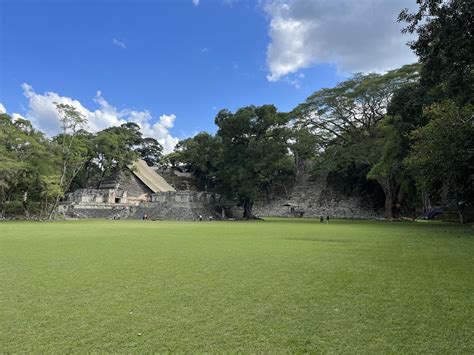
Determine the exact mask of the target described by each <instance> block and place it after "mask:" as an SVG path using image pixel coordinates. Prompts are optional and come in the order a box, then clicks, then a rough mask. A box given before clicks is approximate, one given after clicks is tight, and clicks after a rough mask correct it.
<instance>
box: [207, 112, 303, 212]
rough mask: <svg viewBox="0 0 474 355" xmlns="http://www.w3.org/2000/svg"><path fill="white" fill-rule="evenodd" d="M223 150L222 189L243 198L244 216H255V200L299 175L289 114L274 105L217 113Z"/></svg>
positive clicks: (220, 177) (241, 199)
mask: <svg viewBox="0 0 474 355" xmlns="http://www.w3.org/2000/svg"><path fill="white" fill-rule="evenodd" d="M215 122H216V124H217V126H218V128H219V129H218V132H217V137H219V138H220V139H221V142H222V143H221V144H222V153H221V156H220V159H219V161H218V169H217V176H218V180H219V189H220V191H221V192H222V193H224V194H225V195H226V196H227V197H229V198H234V199H237V200H238V201H239V203H240V204H241V205H242V206H243V209H244V218H247V219H250V218H255V216H254V215H253V212H252V207H253V204H254V202H255V200H256V199H257V198H259V197H261V196H264V195H265V194H266V193H269V192H270V191H271V188H272V187H273V186H275V185H276V184H278V183H281V184H285V183H287V182H288V181H289V180H290V181H291V179H292V177H293V176H294V174H295V167H294V163H293V159H292V157H291V156H290V155H289V151H288V140H289V138H290V132H289V129H288V122H289V117H288V115H287V114H284V113H280V112H278V111H277V109H276V108H275V106H273V105H264V106H259V107H255V106H248V107H244V108H241V109H239V110H237V111H236V112H235V113H232V112H230V111H228V110H222V111H220V112H219V113H218V115H217V116H216V119H215Z"/></svg>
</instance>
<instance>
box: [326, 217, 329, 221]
mask: <svg viewBox="0 0 474 355" xmlns="http://www.w3.org/2000/svg"><path fill="white" fill-rule="evenodd" d="M326 223H329V215H327V216H326Z"/></svg>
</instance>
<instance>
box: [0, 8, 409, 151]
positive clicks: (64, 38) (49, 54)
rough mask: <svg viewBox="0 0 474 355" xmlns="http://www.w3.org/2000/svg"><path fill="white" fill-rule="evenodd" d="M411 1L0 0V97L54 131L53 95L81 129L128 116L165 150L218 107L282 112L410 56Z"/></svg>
mask: <svg viewBox="0 0 474 355" xmlns="http://www.w3.org/2000/svg"><path fill="white" fill-rule="evenodd" d="M394 3H396V4H394ZM412 3H414V0H413V1H410V0H399V1H398V0H397V1H392V0H361V1H352V0H332V1H329V0H294V1H280V0H275V1H272V0H268V1H265V0H261V1H245V0H240V1H239V0H200V1H197V0H175V1H171V0H168V1H165V0H163V1H159V0H157V1H152V0H138V1H132V0H128V1H127V0H118V1H112V0H97V1H75V0H63V1H59V0H57V1H52V0H44V1H34V0H29V1H27V0H14V1H13V0H0V4H1V5H0V26H1V27H0V31H1V34H0V36H1V37H0V104H1V107H3V109H5V110H6V111H7V112H8V113H10V114H15V116H17V115H18V116H23V117H26V118H28V119H31V120H32V121H33V122H34V124H35V125H36V126H38V127H39V128H41V129H43V130H45V131H46V132H48V133H49V134H54V133H55V130H56V129H57V118H56V116H55V113H54V112H53V109H52V106H51V105H52V102H53V101H64V102H69V103H72V104H75V105H77V106H78V107H79V108H80V109H81V110H82V111H83V112H84V114H86V116H88V118H89V120H90V122H91V126H90V129H91V130H98V129H102V128H105V127H107V126H109V125H113V124H119V123H120V122H123V121H128V120H133V121H136V122H138V123H139V124H141V125H142V128H143V130H144V131H145V134H147V135H150V136H154V137H156V138H158V139H159V140H160V141H161V142H162V143H163V144H164V145H165V146H166V148H167V150H170V149H171V148H172V144H173V142H176V140H177V139H180V138H184V137H187V136H190V135H193V134H195V133H196V132H198V131H202V130H206V131H214V130H215V127H214V116H215V114H216V113H217V111H218V110H219V109H222V108H228V109H231V110H235V109H236V108H238V107H242V106H245V105H250V104H255V105H261V104H267V103H273V104H275V105H276V106H277V107H278V108H279V109H280V110H282V111H286V110H290V109H292V108H293V107H294V106H295V105H297V104H298V103H300V102H301V101H303V100H304V99H305V98H306V97H307V96H308V95H310V94H311V93H312V92H314V91H315V90H317V89H319V88H321V87H328V86H333V85H335V84H336V83H337V82H338V81H340V80H342V79H344V78H345V77H347V76H348V75H349V73H351V72H355V71H364V72H367V71H379V72H380V71H384V70H387V69H392V68H394V67H398V66H400V65H402V64H406V63H410V62H413V61H414V60H415V59H414V57H413V55H412V54H411V52H410V51H409V49H408V48H406V46H405V44H404V43H405V42H406V41H407V38H406V37H403V36H402V35H401V34H400V32H399V30H400V25H399V24H396V22H395V18H396V16H397V13H398V12H399V10H400V9H401V8H403V7H406V6H412ZM361 18H363V19H364V20H363V21H361Z"/></svg>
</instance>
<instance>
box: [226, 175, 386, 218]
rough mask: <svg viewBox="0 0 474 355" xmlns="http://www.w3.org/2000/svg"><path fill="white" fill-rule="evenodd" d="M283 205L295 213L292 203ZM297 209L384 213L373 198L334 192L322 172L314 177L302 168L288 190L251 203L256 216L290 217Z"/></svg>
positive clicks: (314, 213) (335, 214)
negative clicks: (371, 199)
mask: <svg viewBox="0 0 474 355" xmlns="http://www.w3.org/2000/svg"><path fill="white" fill-rule="evenodd" d="M284 205H291V207H293V209H294V210H295V212H296V213H295V214H292V213H291V207H290V206H284ZM299 211H301V212H303V215H304V217H320V216H324V217H326V216H330V217H331V218H354V219H355V218H360V219H373V218H381V217H382V216H383V210H382V209H381V208H380V207H379V206H376V205H375V204H374V203H373V202H372V201H369V200H367V199H365V198H363V197H361V196H346V195H343V194H342V193H340V192H336V191H334V190H333V189H331V188H330V187H329V186H328V184H327V183H326V177H325V176H320V177H319V178H317V179H313V178H312V177H311V176H310V174H309V173H305V172H302V173H300V175H299V176H298V177H297V182H296V184H295V186H294V187H293V188H292V189H290V190H289V191H288V193H287V194H284V195H283V196H278V197H274V198H270V199H262V200H260V201H257V202H256V204H255V205H254V214H255V215H256V216H259V217H265V216H268V217H270V216H275V217H277V216H278V217H293V216H294V215H298V212H299ZM234 213H235V212H234Z"/></svg>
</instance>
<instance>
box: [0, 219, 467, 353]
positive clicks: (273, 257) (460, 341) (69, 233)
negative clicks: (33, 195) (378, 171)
mask: <svg viewBox="0 0 474 355" xmlns="http://www.w3.org/2000/svg"><path fill="white" fill-rule="evenodd" d="M473 235H474V230H473V229H472V228H471V227H462V226H456V225H446V224H411V223H384V222H354V221H352V222H351V221H334V222H331V223H330V224H321V223H319V221H316V220H306V219H305V220H278V219H273V220H268V221H261V222H152V221H79V222H57V223H22V222H11V223H3V224H0V285H1V287H0V351H1V352H43V353H50V352H91V351H106V352H133V353H137V352H151V351H162V352H163V351H178V352H239V351H240V352H247V353H248V352H260V353H261V352H266V353H274V352H291V353H294V352H351V353H352V352H372V353H377V352H378V353H381V352H383V353H386V352H392V353H400V352H417V351H419V352H439V353H457V352H462V353H473V352H474V339H473V335H472V334H473V332H474V311H473V309H474V297H473V294H474V278H473V274H474V237H473Z"/></svg>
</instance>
